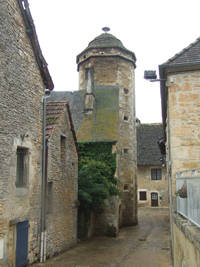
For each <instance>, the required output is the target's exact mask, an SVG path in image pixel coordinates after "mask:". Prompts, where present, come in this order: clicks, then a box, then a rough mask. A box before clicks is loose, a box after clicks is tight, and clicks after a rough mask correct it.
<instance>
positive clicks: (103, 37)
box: [77, 33, 136, 61]
mask: <svg viewBox="0 0 200 267" xmlns="http://www.w3.org/2000/svg"><path fill="white" fill-rule="evenodd" d="M105 47H118V48H121V49H123V50H126V51H127V52H129V53H131V54H132V57H133V59H134V60H135V61H136V56H135V53H134V52H132V51H130V50H128V49H127V48H126V47H125V46H124V45H123V43H122V42H121V41H120V40H119V39H117V38H116V37H115V36H114V35H112V34H110V33H102V34H100V35H99V36H97V37H96V38H94V40H92V41H91V42H90V43H89V45H88V46H87V48H86V49H84V50H83V51H82V52H81V53H80V54H79V55H81V54H82V53H84V52H86V51H87V50H88V49H91V48H105ZM79 55H78V56H79ZM78 56H77V57H78Z"/></svg>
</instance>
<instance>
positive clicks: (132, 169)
mask: <svg viewBox="0 0 200 267" xmlns="http://www.w3.org/2000/svg"><path fill="white" fill-rule="evenodd" d="M108 39H109V41H108ZM135 61H136V58H135V55H134V53H133V52H131V51H129V50H127V49H126V48H125V47H124V46H123V45H122V43H121V42H120V41H119V40H118V39H116V38H115V37H114V36H112V35H110V34H108V33H104V34H102V35H100V36H98V37H97V38H95V39H94V40H93V41H92V42H90V44H89V46H88V47H87V48H86V49H85V50H84V51H83V52H82V53H80V54H79V55H78V56H77V63H78V70H79V88H80V90H81V89H84V88H85V84H86V83H87V81H86V75H85V70H86V69H87V68H93V69H94V78H93V79H94V80H93V83H94V96H95V87H101V86H103V87H104V88H105V89H106V88H109V87H111V86H115V87H118V88H119V117H118V137H117V145H116V146H117V149H120V150H121V153H119V154H118V173H117V177H118V179H119V180H120V186H121V189H122V192H123V197H122V205H121V214H120V216H121V218H119V220H118V221H121V223H122V225H123V226H126V225H135V224H137V189H136V187H137V186H136V184H137V178H136V168H137V165H136V161H137V159H136V155H137V148H136V129H135V72H134V71H135Z"/></svg>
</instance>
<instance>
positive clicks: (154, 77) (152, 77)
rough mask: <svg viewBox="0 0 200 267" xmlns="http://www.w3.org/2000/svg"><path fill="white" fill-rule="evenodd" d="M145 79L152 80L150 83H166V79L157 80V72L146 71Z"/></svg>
mask: <svg viewBox="0 0 200 267" xmlns="http://www.w3.org/2000/svg"><path fill="white" fill-rule="evenodd" d="M144 79H146V80H150V82H159V81H166V79H157V75H156V71H155V70H145V71H144Z"/></svg>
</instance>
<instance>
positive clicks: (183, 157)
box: [159, 38, 200, 267]
mask: <svg viewBox="0 0 200 267" xmlns="http://www.w3.org/2000/svg"><path fill="white" fill-rule="evenodd" d="M199 69H200V39H199V38H198V39H197V40H196V41H195V42H194V43H191V44H190V45H189V46H188V47H187V48H185V49H184V50H182V51H181V52H180V53H178V54H176V55H175V56H174V57H172V58H171V59H169V60H168V61H167V62H166V63H164V64H162V65H160V66H159V70H160V78H161V79H162V80H163V81H162V82H161V98H162V115H163V124H164V130H165V139H164V140H165V141H166V164H167V176H168V179H169V196H170V209H171V231H172V247H173V248H174V250H173V254H174V266H175V267H177V266H199V255H200V248H199V238H198V236H199V228H198V227H196V226H194V225H192V224H190V223H189V222H188V221H187V220H185V219H184V218H183V217H182V216H181V215H179V214H174V213H173V212H174V211H175V210H176V209H177V207H176V204H177V200H176V195H175V191H176V172H181V171H184V170H188V169H192V168H197V167H199V166H200V157H199V154H200V146H199V144H200V143H199V137H200V129H199V119H200V109H199V107H200V71H199ZM164 79H165V80H164Z"/></svg>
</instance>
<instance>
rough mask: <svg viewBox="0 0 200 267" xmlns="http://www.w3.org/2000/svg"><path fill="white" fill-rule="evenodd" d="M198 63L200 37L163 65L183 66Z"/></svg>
mask: <svg viewBox="0 0 200 267" xmlns="http://www.w3.org/2000/svg"><path fill="white" fill-rule="evenodd" d="M194 62H200V37H199V38H197V39H196V40H195V41H194V42H193V43H191V44H190V45H189V46H187V47H186V48H184V49H183V50H182V51H180V52H179V53H177V54H176V55H174V56H173V57H172V58H170V59H168V60H167V61H166V62H165V63H164V64H185V63H194Z"/></svg>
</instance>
